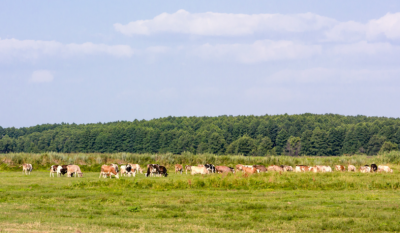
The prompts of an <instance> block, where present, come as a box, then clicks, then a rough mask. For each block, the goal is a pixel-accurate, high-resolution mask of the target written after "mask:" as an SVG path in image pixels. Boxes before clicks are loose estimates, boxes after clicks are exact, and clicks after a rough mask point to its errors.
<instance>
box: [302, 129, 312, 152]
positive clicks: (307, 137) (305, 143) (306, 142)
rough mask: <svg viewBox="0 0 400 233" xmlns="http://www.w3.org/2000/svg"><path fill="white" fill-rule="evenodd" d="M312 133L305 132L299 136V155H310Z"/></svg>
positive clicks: (309, 131)
mask: <svg viewBox="0 0 400 233" xmlns="http://www.w3.org/2000/svg"><path fill="white" fill-rule="evenodd" d="M312 135H313V132H312V131H311V130H306V131H304V132H303V133H302V134H301V150H300V153H301V154H302V155H311V154H312V152H311V148H312V145H311V137H312Z"/></svg>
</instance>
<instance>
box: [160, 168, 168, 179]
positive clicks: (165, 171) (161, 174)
mask: <svg viewBox="0 0 400 233" xmlns="http://www.w3.org/2000/svg"><path fill="white" fill-rule="evenodd" d="M158 171H159V174H160V176H164V177H167V176H168V173H167V168H166V167H164V166H158Z"/></svg>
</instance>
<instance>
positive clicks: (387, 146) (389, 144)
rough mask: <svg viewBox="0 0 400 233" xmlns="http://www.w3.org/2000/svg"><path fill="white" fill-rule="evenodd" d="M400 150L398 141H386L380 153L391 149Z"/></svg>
mask: <svg viewBox="0 0 400 233" xmlns="http://www.w3.org/2000/svg"><path fill="white" fill-rule="evenodd" d="M396 150H399V146H398V145H397V144H396V143H393V142H385V143H383V145H382V148H381V149H380V151H379V153H380V154H383V153H388V152H391V151H396Z"/></svg>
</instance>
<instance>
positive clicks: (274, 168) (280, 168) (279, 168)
mask: <svg viewBox="0 0 400 233" xmlns="http://www.w3.org/2000/svg"><path fill="white" fill-rule="evenodd" d="M267 170H268V171H275V172H282V171H283V168H282V167H281V166H277V165H271V166H269V167H268V169H267Z"/></svg>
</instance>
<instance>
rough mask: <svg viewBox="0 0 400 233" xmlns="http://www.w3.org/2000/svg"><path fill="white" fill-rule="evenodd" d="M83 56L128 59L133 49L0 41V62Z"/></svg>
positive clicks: (118, 46) (14, 40)
mask: <svg viewBox="0 0 400 233" xmlns="http://www.w3.org/2000/svg"><path fill="white" fill-rule="evenodd" d="M83 55H110V56H114V57H130V56H132V55H133V49H132V48H131V47H130V46H128V45H105V44H93V43H90V42H88V43H83V44H74V43H72V44H63V43H60V42H57V41H41V40H17V39H0V60H6V61H8V60H9V59H10V58H17V59H22V60H32V59H38V58H41V57H62V58H66V57H74V56H83Z"/></svg>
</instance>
